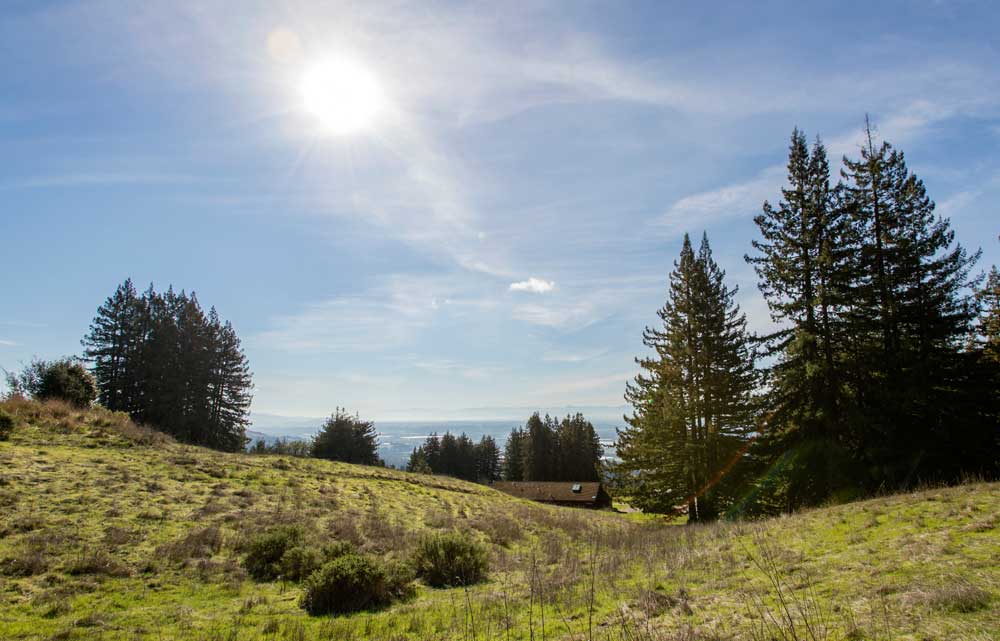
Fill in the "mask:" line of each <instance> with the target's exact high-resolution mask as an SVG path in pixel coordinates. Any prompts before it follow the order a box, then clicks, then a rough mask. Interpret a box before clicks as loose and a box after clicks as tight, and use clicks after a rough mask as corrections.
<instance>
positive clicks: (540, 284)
mask: <svg viewBox="0 0 1000 641" xmlns="http://www.w3.org/2000/svg"><path fill="white" fill-rule="evenodd" d="M555 286H556V284H555V283H554V282H552V281H551V280H543V279H541V278H535V277H534V276H532V277H531V278H529V279H528V280H521V281H518V282H516V283H511V284H510V291H512V292H531V293H532V294H544V293H546V292H551V291H552V290H553V289H554V288H555Z"/></svg>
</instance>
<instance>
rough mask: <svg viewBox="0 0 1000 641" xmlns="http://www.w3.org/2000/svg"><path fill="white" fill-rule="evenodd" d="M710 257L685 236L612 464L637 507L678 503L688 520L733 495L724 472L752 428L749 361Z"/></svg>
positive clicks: (728, 294)
mask: <svg viewBox="0 0 1000 641" xmlns="http://www.w3.org/2000/svg"><path fill="white" fill-rule="evenodd" d="M724 279H725V272H723V271H722V270H721V269H720V268H719V267H718V265H717V264H716V263H715V261H714V259H713V258H712V253H711V249H710V247H709V244H708V238H707V236H706V237H705V238H704V239H703V241H702V245H701V248H700V250H699V253H698V255H695V252H694V249H693V247H692V246H691V240H690V238H689V237H688V236H687V235H686V234H685V236H684V243H683V247H682V249H681V254H680V258H679V259H678V260H677V261H676V262H675V263H674V270H673V272H672V273H671V274H670V279H669V280H670V289H669V297H668V300H667V301H666V303H665V304H664V306H663V308H661V309H660V310H659V312H658V315H659V318H660V320H661V322H662V327H661V328H649V327H647V328H646V330H645V331H644V332H643V343H644V344H645V345H646V346H647V347H649V348H651V349H652V350H653V352H654V353H653V355H651V356H649V357H645V358H638V359H636V362H637V363H638V364H639V366H640V367H641V368H642V370H643V372H642V373H640V374H639V375H638V376H637V377H636V378H635V381H634V382H633V383H630V384H629V385H628V387H627V390H626V400H628V401H629V402H630V403H631V404H632V406H633V408H634V413H633V415H632V416H627V417H626V422H627V423H628V427H627V428H625V429H624V430H620V431H619V433H618V447H617V449H618V456H619V457H620V458H621V463H620V469H619V471H620V472H622V473H623V474H624V477H625V478H626V479H628V482H629V484H630V485H631V494H632V496H633V500H634V501H635V503H636V505H637V506H638V507H641V508H643V509H645V510H649V511H654V512H669V511H672V510H674V509H675V508H677V507H679V506H685V507H686V508H687V511H688V518H689V519H690V520H692V521H698V520H706V519H710V518H714V517H715V516H716V515H717V514H718V513H719V512H720V511H721V510H722V509H724V508H725V507H726V505H728V504H729V503H730V502H731V501H732V497H731V496H730V491H729V489H728V485H729V483H728V479H726V478H725V475H726V472H727V470H728V469H729V468H731V467H732V466H733V465H734V464H735V462H736V461H738V459H739V456H740V451H741V448H742V447H743V446H744V444H745V443H746V441H747V439H748V438H749V435H750V433H751V431H752V429H753V416H752V409H753V405H752V391H753V388H754V372H753V360H752V355H751V353H750V349H749V347H748V339H747V334H746V317H745V316H744V315H743V314H742V313H741V312H740V310H739V306H738V305H736V303H735V302H734V296H735V294H736V289H735V288H734V289H730V288H729V287H727V286H726V284H725V282H724Z"/></svg>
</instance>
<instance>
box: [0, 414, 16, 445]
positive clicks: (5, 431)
mask: <svg viewBox="0 0 1000 641" xmlns="http://www.w3.org/2000/svg"><path fill="white" fill-rule="evenodd" d="M13 431H14V417H13V416H11V415H10V414H8V413H7V412H5V411H3V410H0V441H6V440H7V439H9V438H10V433H11V432H13Z"/></svg>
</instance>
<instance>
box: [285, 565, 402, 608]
mask: <svg viewBox="0 0 1000 641" xmlns="http://www.w3.org/2000/svg"><path fill="white" fill-rule="evenodd" d="M412 579H413V575H412V573H409V572H407V571H406V570H405V568H404V567H403V566H400V565H399V564H387V563H381V562H379V561H377V560H375V559H373V558H372V557H369V556H362V555H360V554H345V555H343V556H341V557H338V558H336V559H334V560H332V561H328V562H327V563H326V564H324V565H323V567H321V568H320V569H319V570H316V571H315V572H313V573H312V575H310V577H309V578H308V579H307V580H306V584H305V593H304V594H303V595H302V600H301V602H300V605H301V606H302V608H303V609H305V611H306V612H308V613H309V614H314V615H316V614H343V613H347V612H357V611H359V610H366V609H371V608H377V607H381V606H384V605H388V604H389V603H391V602H392V601H393V600H394V599H397V598H401V597H403V596H406V595H407V594H409V592H410V582H411V581H412Z"/></svg>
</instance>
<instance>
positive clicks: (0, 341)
mask: <svg viewBox="0 0 1000 641" xmlns="http://www.w3.org/2000/svg"><path fill="white" fill-rule="evenodd" d="M0 346H3V347H17V343H16V342H15V341H8V340H4V339H0Z"/></svg>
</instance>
